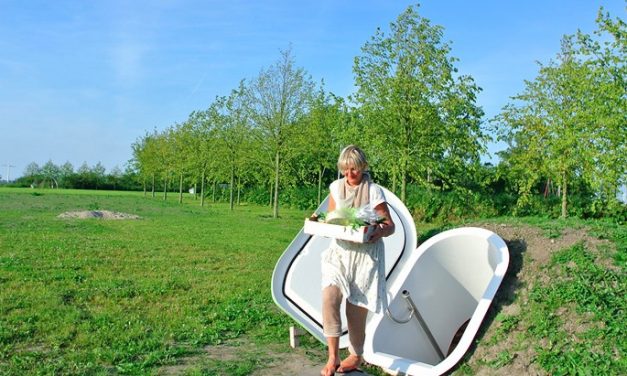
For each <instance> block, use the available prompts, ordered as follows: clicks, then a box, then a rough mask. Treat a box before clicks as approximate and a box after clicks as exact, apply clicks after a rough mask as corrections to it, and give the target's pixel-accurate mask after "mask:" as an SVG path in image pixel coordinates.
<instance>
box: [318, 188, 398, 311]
mask: <svg viewBox="0 0 627 376" xmlns="http://www.w3.org/2000/svg"><path fill="white" fill-rule="evenodd" d="M339 186H340V181H339V180H336V181H334V182H333V183H331V186H330V187H329V188H330V191H331V197H333V199H334V200H335V202H336V203H339V202H340V196H339ZM369 199H370V202H369V204H370V206H371V207H372V208H374V207H376V206H377V205H379V204H381V203H383V202H385V197H384V195H383V191H382V190H381V188H380V187H379V186H378V185H376V184H374V183H371V184H370V190H369ZM321 263H322V288H325V287H327V286H330V285H335V286H337V287H339V288H340V291H342V295H343V296H344V297H346V299H348V301H349V302H351V303H352V304H354V305H356V306H360V307H364V308H366V309H368V310H369V311H371V312H379V310H380V309H382V308H384V306H385V299H386V295H385V252H384V246H383V240H381V239H379V240H378V241H376V242H374V243H363V244H362V243H353V242H348V241H344V240H337V239H333V240H332V241H331V246H330V247H329V248H328V249H327V250H325V251H324V252H322V260H321Z"/></svg>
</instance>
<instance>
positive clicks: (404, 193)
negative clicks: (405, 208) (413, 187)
mask: <svg viewBox="0 0 627 376" xmlns="http://www.w3.org/2000/svg"><path fill="white" fill-rule="evenodd" d="M406 196H407V162H403V170H402V171H401V201H403V202H406V201H405V197H406Z"/></svg>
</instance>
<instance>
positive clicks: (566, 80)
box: [133, 5, 627, 217]
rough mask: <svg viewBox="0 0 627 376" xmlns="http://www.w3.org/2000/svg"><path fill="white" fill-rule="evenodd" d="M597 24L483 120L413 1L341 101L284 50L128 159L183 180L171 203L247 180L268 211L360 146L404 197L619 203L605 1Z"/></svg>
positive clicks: (621, 152)
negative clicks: (489, 156)
mask: <svg viewBox="0 0 627 376" xmlns="http://www.w3.org/2000/svg"><path fill="white" fill-rule="evenodd" d="M597 24H598V26H599V28H598V30H597V31H596V32H595V35H587V34H584V33H582V32H579V33H577V34H576V35H571V36H565V37H564V38H563V41H562V50H561V52H560V53H559V54H558V55H557V57H556V59H555V60H552V61H550V62H549V63H548V64H540V69H539V74H538V76H537V77H536V79H535V80H533V81H528V82H525V89H524V91H523V93H521V94H520V95H518V96H516V97H515V98H512V103H510V104H508V105H507V106H505V107H504V108H503V110H502V112H501V114H499V115H498V116H497V117H496V118H494V119H491V120H490V121H489V122H485V123H484V122H483V120H482V118H483V115H484V114H483V112H482V109H481V108H480V107H479V106H478V105H477V104H476V96H477V93H478V92H479V91H480V90H481V89H480V88H479V87H478V86H477V85H476V83H475V82H474V80H473V78H472V77H470V76H467V75H463V74H460V73H459V72H458V70H457V68H456V67H455V63H456V59H455V58H453V57H451V56H450V47H449V45H448V44H447V43H445V42H444V41H443V29H442V27H440V26H436V25H432V24H431V23H430V22H429V20H427V19H426V18H424V17H421V16H420V15H419V14H418V6H417V5H416V6H411V7H409V8H408V9H407V10H406V11H405V12H403V13H402V14H401V15H400V16H399V17H398V19H397V20H396V21H395V22H393V23H391V24H390V29H389V31H383V30H381V29H378V30H377V31H376V33H375V34H374V35H373V36H372V38H371V39H370V41H368V42H367V43H366V44H365V45H364V46H363V47H362V49H361V55H359V56H357V57H356V58H355V61H354V66H353V70H354V74H355V86H356V92H355V93H354V94H353V95H351V96H349V97H348V98H342V97H339V96H336V95H334V94H333V93H329V92H327V91H326V90H325V87H324V82H321V83H315V82H313V81H312V79H311V77H310V76H308V74H307V73H306V71H305V70H304V69H303V68H300V67H296V66H295V63H294V59H293V57H292V53H291V50H289V49H288V50H287V51H282V52H281V57H280V59H279V60H278V61H277V62H275V63H274V64H273V65H271V66H270V67H269V68H267V69H262V70H261V72H260V73H259V75H258V76H257V77H255V78H253V79H250V80H242V81H241V82H240V85H239V86H238V87H237V88H236V89H234V90H232V91H231V93H230V94H229V95H227V96H220V97H217V98H215V100H214V101H213V102H212V103H211V104H210V105H209V106H208V108H207V109H206V110H201V111H195V112H193V113H192V114H191V115H190V116H189V118H188V119H187V120H185V121H184V122H182V123H180V124H174V125H173V126H171V127H169V128H168V129H166V130H164V131H161V132H158V131H156V130H155V131H154V132H152V133H148V134H146V135H145V136H143V137H141V138H140V139H138V140H137V142H136V143H134V144H133V153H134V163H135V167H136V169H137V171H138V173H139V176H140V177H141V178H142V180H143V182H144V186H145V187H146V186H152V190H153V192H154V189H155V188H154V187H155V185H156V184H157V183H158V182H162V184H161V185H162V187H163V189H164V192H166V193H167V191H168V186H169V185H172V184H176V183H178V188H179V189H178V190H179V192H181V193H180V196H179V197H180V198H179V199H180V200H181V199H182V192H183V188H184V187H186V186H187V185H190V184H193V185H196V184H198V185H200V190H201V192H202V193H203V194H202V195H201V196H202V197H204V196H205V190H206V183H207V182H209V183H212V184H213V186H214V187H215V185H216V184H220V183H223V184H226V185H227V186H228V187H230V202H231V207H233V202H234V195H236V194H239V191H240V189H241V188H242V187H246V188H249V189H251V188H253V189H259V188H260V187H263V189H265V190H267V192H268V194H269V196H270V197H271V202H272V206H273V214H274V216H275V217H276V216H278V210H279V194H280V192H281V190H282V189H292V188H295V187H303V186H308V187H316V191H317V202H319V201H320V198H321V194H322V193H321V192H322V191H323V190H324V189H325V188H326V184H328V183H329V182H330V181H331V180H332V179H334V178H335V177H336V176H337V172H336V168H335V161H336V159H337V156H338V153H339V151H340V150H341V149H342V147H343V146H345V145H347V144H350V143H356V144H359V145H360V146H362V147H364V149H365V150H367V151H368V154H369V159H370V164H371V170H372V172H373V174H374V176H375V178H376V180H377V181H378V182H380V183H381V184H383V185H385V186H387V187H389V188H390V189H392V190H393V191H394V192H396V193H397V194H399V196H400V198H401V199H402V200H403V201H406V200H407V190H408V185H409V184H412V185H413V186H416V187H418V188H419V189H423V190H426V191H427V192H431V191H439V192H448V191H456V192H461V193H467V194H473V193H477V192H482V193H483V194H484V196H485V197H488V198H489V197H490V196H492V195H494V194H499V193H511V194H514V195H515V197H516V199H515V200H514V204H515V205H514V206H513V210H515V209H521V208H522V209H524V208H525V207H526V206H528V205H530V202H531V201H533V197H534V195H542V194H543V193H545V195H546V194H547V193H550V192H554V193H558V194H559V195H561V216H562V217H565V216H567V213H568V202H569V198H570V196H569V195H570V194H571V193H572V192H574V193H576V194H584V195H587V199H588V201H591V200H593V201H595V202H596V205H598V202H602V203H604V204H612V205H615V204H616V193H617V191H618V189H619V187H620V186H621V185H624V184H625V181H626V176H627V174H626V170H625V166H626V165H627V163H626V160H625V159H626V157H627V151H626V149H625V148H626V146H625V145H626V142H625V141H626V140H625V137H626V135H627V132H626V119H627V116H626V110H627V96H626V95H625V87H627V85H626V83H625V77H626V73H627V72H626V64H625V62H626V52H627V43H626V37H625V36H626V35H627V28H626V27H625V23H624V22H623V21H622V20H621V19H618V18H617V19H612V18H611V17H610V15H609V14H607V13H604V12H603V9H600V10H599V14H598V18H597ZM490 134H495V135H498V137H499V138H500V139H501V140H505V141H506V142H507V143H508V145H509V148H508V149H507V150H506V151H505V152H503V153H502V154H501V155H500V157H501V163H500V164H499V166H497V167H496V168H489V167H486V166H482V165H481V164H480V156H481V155H482V153H485V151H486V144H487V142H488V140H490V137H489V135H490ZM496 187H498V188H496ZM553 187H557V189H549V188H553ZM494 189H498V190H499V191H494ZM490 190H492V191H490ZM458 197H463V194H462V195H458ZM203 203H204V202H201V204H203ZM623 210H624V207H623ZM523 212H524V210H523Z"/></svg>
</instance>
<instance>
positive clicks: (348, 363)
mask: <svg viewBox="0 0 627 376" xmlns="http://www.w3.org/2000/svg"><path fill="white" fill-rule="evenodd" d="M362 360H363V359H362V357H361V356H358V355H353V354H350V355H349V356H348V357H347V358H346V359H344V360H342V363H340V367H339V368H338V369H337V371H338V372H351V371H354V370H356V369H357V367H359V366H360V365H361V362H362Z"/></svg>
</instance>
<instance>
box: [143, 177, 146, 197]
mask: <svg viewBox="0 0 627 376" xmlns="http://www.w3.org/2000/svg"><path fill="white" fill-rule="evenodd" d="M143 185H144V197H146V193H147V192H146V177H145V176H144V183H143Z"/></svg>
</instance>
